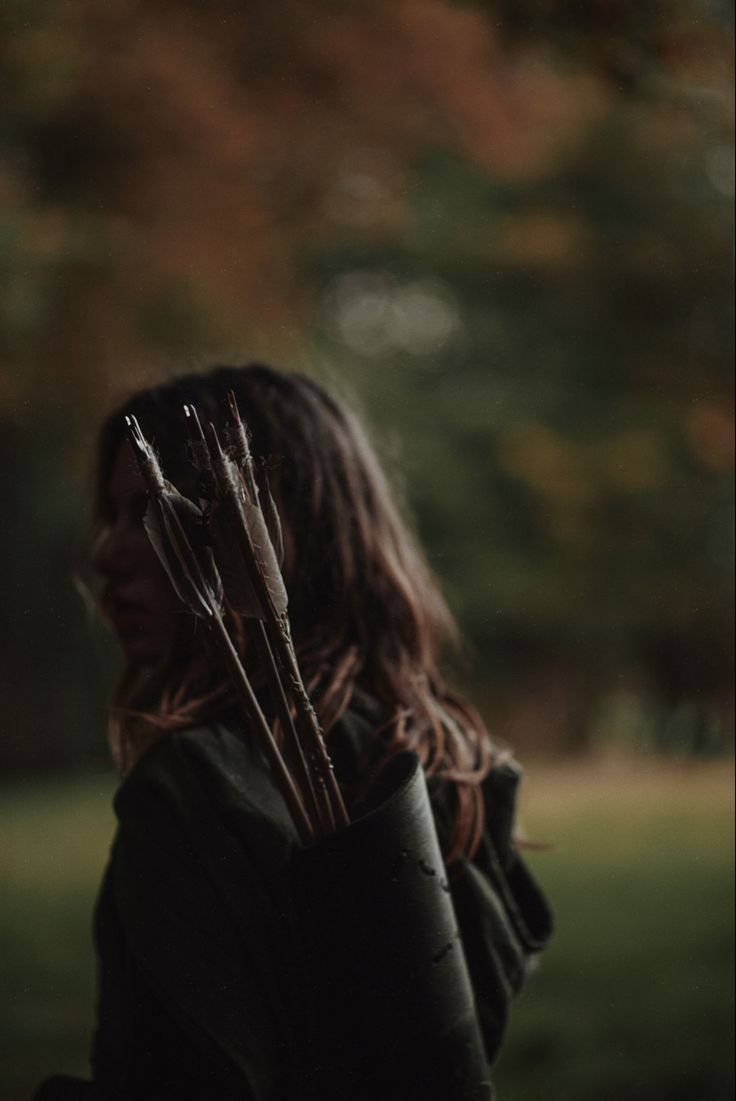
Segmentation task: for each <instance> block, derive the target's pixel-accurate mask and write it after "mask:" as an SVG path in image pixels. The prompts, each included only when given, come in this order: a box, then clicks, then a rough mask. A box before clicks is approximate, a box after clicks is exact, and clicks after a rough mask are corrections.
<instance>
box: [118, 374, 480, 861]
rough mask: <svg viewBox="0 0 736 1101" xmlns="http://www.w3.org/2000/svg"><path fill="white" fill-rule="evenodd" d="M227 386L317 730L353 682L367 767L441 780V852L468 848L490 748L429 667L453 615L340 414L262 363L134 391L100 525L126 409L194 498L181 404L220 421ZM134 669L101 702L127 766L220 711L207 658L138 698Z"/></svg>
mask: <svg viewBox="0 0 736 1101" xmlns="http://www.w3.org/2000/svg"><path fill="white" fill-rule="evenodd" d="M229 390H233V391H234V392H235V396H236V399H237V402H238V406H239V408H240V411H241V415H242V416H243V419H244V421H245V422H246V423H247V425H248V429H249V432H250V435H251V446H252V450H253V454H254V458H255V460H256V462H257V463H262V464H265V465H266V468H267V472H268V479H269V485H270V488H271V491H272V493H273V496H274V499H275V501H276V504H277V506H278V509H279V513H280V515H281V519H282V525H283V531H284V545H285V558H284V564H283V573H284V580H285V583H286V587H287V591H288V593H289V618H290V621H291V628H292V634H293V638H294V643H295V647H296V651H297V656H298V660H299V665H300V668H301V670H302V674H303V676H304V680H305V683H307V685H308V687H309V691H310V694H311V697H312V701H313V703H314V706H315V709H316V711H317V715H318V717H319V719H320V722H321V724H322V727H323V729H324V731H325V733H326V734H329V732H330V730H331V729H332V728H333V727H334V725H335V723H336V722H337V721H338V720H339V718H340V716H341V715H342V714H343V712H344V711H345V709H346V708H347V707H348V705H349V703H350V700H351V697H352V696H353V693H354V690H355V689H356V687H360V688H362V689H363V690H364V691H365V692H366V693H368V694H369V695H370V696H372V697H373V698H374V699H375V700H376V701H377V703H378V704H379V706H380V708H381V710H382V712H383V714H384V715H385V717H386V721H385V722H383V723H382V724H381V728H380V731H377V733H376V737H377V738H378V739H380V752H379V754H378V763H379V764H382V763H384V762H385V761H386V760H387V759H388V758H389V757H390V756H391V755H393V754H394V753H396V752H397V751H398V750H399V749H402V748H410V749H413V750H415V751H416V753H417V754H418V755H419V758H420V760H421V761H422V764H423V766H424V768H425V771H426V773H427V775H428V776H437V777H438V778H444V779H445V780H447V781H449V783H450V784H451V785H452V789H451V790H452V791H453V793H454V799H453V805H454V813H453V817H454V826H453V828H452V830H451V832H450V836H449V837H448V838H447V839H446V850H447V852H446V855H447V858H448V860H451V859H453V858H454V857H456V856H457V855H458V854H459V853H461V852H462V851H466V852H472V850H473V849H474V847H475V845H476V843H477V839H478V836H479V833H480V829H481V827H482V821H483V818H482V799H481V793H480V783H481V781H482V779H483V778H484V777H485V775H486V774H487V772H488V770H489V768H490V767H491V764H492V760H493V750H492V746H491V743H490V739H489V738H488V735H487V733H486V731H485V728H484V726H483V723H482V721H481V719H480V717H479V716H478V714H477V713H476V712H475V710H474V709H472V708H471V707H470V706H469V705H468V704H467V703H466V702H465V701H464V700H462V699H461V698H460V697H458V696H457V695H455V694H454V693H452V692H450V691H449V690H448V689H447V688H446V686H445V684H444V682H443V680H442V678H441V676H440V674H439V671H438V659H439V654H440V651H441V649H442V647H443V645H444V644H445V643H446V642H447V641H448V640H451V639H452V638H454V637H455V633H456V632H455V625H454V622H453V619H452V616H451V615H450V612H449V610H448V608H447V606H446V604H445V602H444V600H443V598H442V596H441V594H440V591H439V589H438V586H437V584H436V582H435V580H434V578H433V577H432V575H431V573H430V570H429V568H428V566H427V563H426V561H425V559H424V556H423V555H422V553H421V551H420V550H419V548H418V546H417V544H416V542H415V540H414V538H413V536H412V535H411V533H410V531H409V530H408V527H407V525H406V524H405V523H404V521H403V520H402V518H401V516H400V514H399V511H398V510H397V508H396V505H395V503H394V500H393V498H392V494H391V492H390V490H389V487H388V484H387V481H386V478H385V476H384V474H383V471H382V470H381V467H380V465H379V463H378V460H377V458H376V455H375V453H374V451H373V449H372V448H371V446H370V444H369V442H368V440H367V437H366V435H365V433H364V431H363V429H362V427H361V425H360V424H359V422H358V421H357V420H356V418H355V417H354V416H353V415H352V414H351V413H350V412H349V411H348V410H346V409H345V408H343V407H342V406H341V405H340V404H339V403H338V402H336V401H335V400H334V399H333V398H332V397H331V396H330V395H329V394H328V393H326V392H325V390H323V389H322V388H321V387H320V386H318V385H317V384H316V383H315V382H313V381H311V380H310V379H308V378H306V377H305V376H302V375H298V374H292V373H288V372H285V371H281V370H277V369H275V368H273V367H267V366H263V365H260V364H254V365H250V366H247V367H215V368H213V369H212V370H210V371H207V372H203V373H198V374H188V375H185V376H182V377H179V378H175V379H172V380H168V381H166V382H164V383H162V384H160V385H158V386H155V387H152V388H150V389H147V390H144V391H141V392H140V393H138V394H136V395H134V396H133V397H132V398H130V399H129V400H128V401H127V402H126V403H125V405H124V407H123V408H122V409H121V410H119V411H118V412H116V413H113V414H112V415H111V416H109V417H108V418H107V420H106V421H105V423H104V424H103V426H102V430H101V433H100V437H99V452H98V467H97V470H98V481H97V500H96V506H97V514H98V517H101V518H103V517H104V513H105V504H106V493H107V486H108V484H109V480H110V476H111V472H112V468H113V465H114V462H115V458H116V455H117V452H118V449H119V447H120V444H121V441H122V439H123V435H124V425H123V416H122V413H123V412H128V413H134V414H135V416H136V417H137V418H138V420H139V421H140V424H141V426H142V428H143V431H144V432H145V433H146V434H147V435H148V437H149V439H151V440H152V441H153V443H154V446H155V447H156V450H157V451H158V453H159V455H160V458H161V462H162V465H163V468H164V470H165V472H166V474H167V477H169V478H170V480H171V481H173V482H174V483H175V484H176V485H177V486H178V488H179V489H180V490H182V492H184V493H187V494H189V495H190V496H194V495H195V487H194V470H193V468H192V466H191V464H190V463H189V462H188V461H187V454H186V445H185V442H184V432H183V427H182V406H183V404H184V403H192V404H193V405H195V406H196V407H197V409H198V411H199V414H200V418H201V420H202V421H203V422H205V421H209V420H212V421H213V422H214V423H215V424H216V425H219V424H221V421H222V418H223V413H224V410H225V408H226V397H227V392H228V391H229ZM232 625H233V633H234V636H235V639H236V642H237V643H238V645H239V647H240V648H241V650H242V649H243V648H244V640H245V637H246V634H247V628H246V627H245V625H244V624H243V623H242V622H241V621H239V620H238V618H237V617H233V624H232ZM135 673H136V671H135V670H131V669H128V670H127V671H126V672H125V673H124V675H123V678H122V680H121V681H120V683H119V685H118V688H117V691H116V693H115V697H114V700H113V707H112V709H111V724H110V734H111V742H112V745H113V750H114V752H115V753H116V756H117V758H118V760H119V761H120V763H121V767H122V768H123V771H125V770H126V769H127V768H129V767H130V766H131V764H132V763H134V761H135V759H136V758H137V757H138V756H140V753H141V752H142V750H143V748H145V746H146V745H147V744H149V743H150V741H151V740H153V739H155V738H156V737H158V736H160V734H161V733H162V732H163V731H165V730H167V729H173V728H177V727H184V726H188V725H192V724H194V723H197V722H201V721H203V720H206V719H208V718H212V717H213V716H214V715H216V714H217V713H218V711H222V709H223V707H224V705H225V704H226V703H227V702H228V690H227V686H226V685H225V684H224V683H223V681H222V679H221V676H220V675H219V674H218V672H217V671H216V669H215V667H214V666H213V665H211V664H210V663H208V661H207V656H206V653H205V652H204V651H202V653H196V654H194V653H193V654H192V655H191V657H190V659H189V664H188V665H187V666H186V667H182V664H181V663H179V664H177V665H176V666H175V667H172V668H171V669H170V670H169V672H168V674H162V675H161V676H160V678H159V681H158V682H157V683H155V684H152V683H151V682H150V681H149V682H148V683H147V685H146V687H145V689H144V691H143V692H142V693H141V691H140V684H139V683H138V684H137V687H136V688H135V689H134V688H133V685H134V684H136V676H135Z"/></svg>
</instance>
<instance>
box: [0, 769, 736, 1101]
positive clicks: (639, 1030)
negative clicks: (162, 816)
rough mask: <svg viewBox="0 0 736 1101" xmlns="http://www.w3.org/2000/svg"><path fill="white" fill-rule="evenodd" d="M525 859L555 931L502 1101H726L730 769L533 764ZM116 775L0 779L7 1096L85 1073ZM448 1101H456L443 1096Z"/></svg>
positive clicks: (0, 957)
mask: <svg viewBox="0 0 736 1101" xmlns="http://www.w3.org/2000/svg"><path fill="white" fill-rule="evenodd" d="M527 771H528V776H527V779H526V781H525V784H524V807H523V809H524V826H525V829H526V832H527V834H528V835H529V836H531V837H533V838H541V839H544V840H549V841H552V842H553V843H554V847H553V848H552V849H550V850H549V851H547V852H534V851H530V853H529V857H528V859H529V861H530V863H531V864H532V865H533V866H534V868H535V869H536V871H537V874H538V876H539V878H540V880H541V881H542V882H543V883H544V886H545V888H546V889H547V891H548V893H549V895H550V897H551V899H552V902H553V904H554V908H555V911H556V917H557V932H556V934H555V938H554V941H553V942H552V944H551V946H550V948H549V949H548V951H547V952H546V953H545V956H544V958H543V960H542V962H541V966H540V968H539V970H538V971H537V973H536V974H535V975H533V976H532V978H531V979H530V982H529V985H528V987H527V989H526V991H525V993H524V994H523V996H522V997H521V999H520V1001H519V1003H518V1005H517V1006H516V1008H515V1011H514V1015H513V1019H512V1023H511V1028H510V1032H509V1037H508V1042H507V1044H506V1047H505V1049H504V1052H503V1054H502V1056H501V1059H500V1061H499V1065H498V1068H497V1072H496V1076H495V1077H496V1084H497V1087H498V1092H499V1096H500V1099H501V1101H537V1099H538V1101H590V1099H591V1098H595V1101H609V1099H610V1101H613V1099H614V1098H615V1099H616V1101H619V1099H620V1098H626V1099H627V1101H685V1099H687V1101H721V1099H723V1101H726V1099H727V1098H730V1097H731V1096H732V1094H733V1064H732V1058H731V1054H730V1052H731V1037H732V1034H733V1006H732V973H733V953H732V940H731V938H732V929H733V885H732V866H733V846H732V788H731V774H730V767H728V766H726V765H723V764H717V765H691V764H682V765H673V764H672V763H662V762H657V761H647V760H640V761H636V760H635V761H632V760H628V761H623V762H619V763H611V762H609V763H605V762H600V763H598V764H591V763H589V764H576V765H569V766H565V767H563V766H560V765H555V766H549V765H541V764H538V765H531V766H530V767H529V768H528V770H527ZM112 789H113V780H112V778H111V777H108V776H104V777H101V778H97V777H83V778H76V779H73V780H66V781H55V782H48V781H47V782H43V783H41V782H25V783H23V784H15V785H13V786H8V785H5V788H4V790H3V791H2V793H1V794H2V800H1V802H0V889H1V890H2V898H3V903H2V911H1V912H0V991H1V993H0V1083H1V1085H0V1101H27V1099H28V1098H29V1096H30V1093H31V1092H32V1089H33V1086H34V1085H35V1084H36V1083H37V1082H38V1081H39V1079H40V1078H42V1077H43V1076H44V1075H45V1074H48V1073H51V1072H61V1071H65V1072H68V1073H75V1072H76V1073H84V1071H85V1066H86V1054H87V1047H88V1042H89V1040H88V1038H89V1031H90V1027H91V1023H92V1014H93V1001H94V976H93V956H92V948H91V943H90V922H91V910H92V905H93V902H94V896H95V892H96V889H97V882H98V879H99V875H100V872H101V869H102V867H103V864H104V860H105V856H106V852H107V848H108V845H109V841H110V838H111V835H112V829H113V822H112V815H111V812H110V809H109V801H110V795H111V792H112ZM448 1101H449V1099H448Z"/></svg>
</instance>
